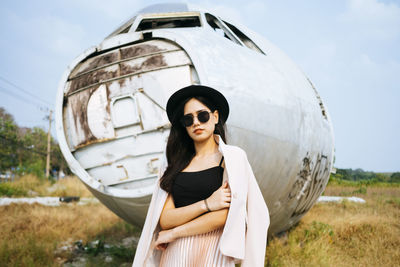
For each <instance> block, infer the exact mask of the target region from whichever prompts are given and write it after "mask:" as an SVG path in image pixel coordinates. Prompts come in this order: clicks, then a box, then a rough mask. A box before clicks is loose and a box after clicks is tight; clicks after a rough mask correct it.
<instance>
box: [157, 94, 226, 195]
mask: <svg viewBox="0 0 400 267" xmlns="http://www.w3.org/2000/svg"><path fill="white" fill-rule="evenodd" d="M192 98H196V99H197V100H199V101H200V102H201V103H203V104H204V105H206V106H207V107H208V108H209V109H210V110H211V112H214V111H215V110H216V109H217V107H216V105H215V104H214V103H213V102H212V101H211V100H210V99H208V98H206V97H204V96H191V97H188V98H186V99H185V100H184V101H182V102H181V103H180V104H179V106H178V107H177V109H176V112H175V115H174V118H173V120H172V123H171V130H170V133H169V137H168V142H167V149H166V154H167V160H168V166H167V168H166V169H165V172H164V174H163V176H162V177H161V179H160V187H161V188H162V189H164V190H165V191H167V192H169V193H171V191H172V184H173V182H174V180H175V176H176V175H177V174H178V173H179V172H180V171H182V170H183V169H184V168H185V167H186V166H188V165H189V163H190V161H191V160H192V159H193V157H194V156H195V154H196V151H195V148H194V142H193V139H192V138H191V137H190V136H189V135H188V133H187V131H186V128H185V127H184V126H183V125H182V124H181V123H180V122H179V119H180V118H181V117H182V116H183V108H184V107H185V104H186V102H188V101H189V100H190V99H192ZM225 131H226V127H225V123H224V122H223V121H222V120H221V114H218V123H217V124H216V125H215V130H214V134H219V135H220V136H221V138H222V140H223V141H224V142H225V143H226V139H225Z"/></svg>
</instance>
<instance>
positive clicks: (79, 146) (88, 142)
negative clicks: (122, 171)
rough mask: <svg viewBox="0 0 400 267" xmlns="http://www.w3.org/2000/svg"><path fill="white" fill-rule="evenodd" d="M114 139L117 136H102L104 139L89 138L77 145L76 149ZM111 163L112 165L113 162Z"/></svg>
mask: <svg viewBox="0 0 400 267" xmlns="http://www.w3.org/2000/svg"><path fill="white" fill-rule="evenodd" d="M114 139H115V138H102V139H95V140H88V141H86V142H82V143H80V144H79V145H77V146H76V147H75V148H76V149H79V148H82V147H86V146H88V145H91V144H97V143H104V142H109V141H112V140H114ZM109 165H111V164H109Z"/></svg>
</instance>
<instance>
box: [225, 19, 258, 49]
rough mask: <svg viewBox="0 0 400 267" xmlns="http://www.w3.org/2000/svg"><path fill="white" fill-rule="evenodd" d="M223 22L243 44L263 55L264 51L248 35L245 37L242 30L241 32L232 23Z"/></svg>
mask: <svg viewBox="0 0 400 267" xmlns="http://www.w3.org/2000/svg"><path fill="white" fill-rule="evenodd" d="M224 23H225V24H226V25H227V26H228V27H229V29H231V31H232V32H234V33H235V34H236V36H237V37H239V39H240V40H241V41H242V42H243V44H244V45H245V46H247V47H248V48H250V49H252V50H254V51H256V52H259V53H262V54H264V55H265V53H264V52H263V51H262V50H261V49H260V48H259V47H258V46H257V45H256V44H255V43H254V42H253V41H252V40H251V39H250V38H249V37H247V35H245V34H244V33H243V32H241V31H240V30H239V29H238V28H236V27H235V26H233V25H232V24H230V23H228V22H226V21H224Z"/></svg>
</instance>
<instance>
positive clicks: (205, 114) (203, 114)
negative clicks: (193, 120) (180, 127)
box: [197, 111, 210, 123]
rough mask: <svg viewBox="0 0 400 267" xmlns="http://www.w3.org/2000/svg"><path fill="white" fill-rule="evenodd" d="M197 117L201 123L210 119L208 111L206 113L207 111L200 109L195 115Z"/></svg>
mask: <svg viewBox="0 0 400 267" xmlns="http://www.w3.org/2000/svg"><path fill="white" fill-rule="evenodd" d="M197 118H198V119H199V121H200V122H202V123H204V122H207V121H208V120H209V119H210V113H208V112H207V111H201V112H199V114H198V115H197Z"/></svg>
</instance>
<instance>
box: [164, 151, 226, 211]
mask: <svg viewBox="0 0 400 267" xmlns="http://www.w3.org/2000/svg"><path fill="white" fill-rule="evenodd" d="M223 160H224V156H222V158H221V162H220V163H219V165H218V166H215V167H211V168H208V169H204V170H201V171H196V172H180V173H178V174H177V175H176V177H175V181H174V183H173V185H172V192H171V193H172V197H173V199H174V203H175V207H176V208H179V207H183V206H187V205H190V204H193V203H195V202H197V201H200V200H203V199H206V198H208V197H209V196H211V195H212V193H214V191H215V190H217V189H218V188H219V187H220V186H221V185H222V175H223V173H224V168H223V167H222V166H221V163H222V161H223Z"/></svg>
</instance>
